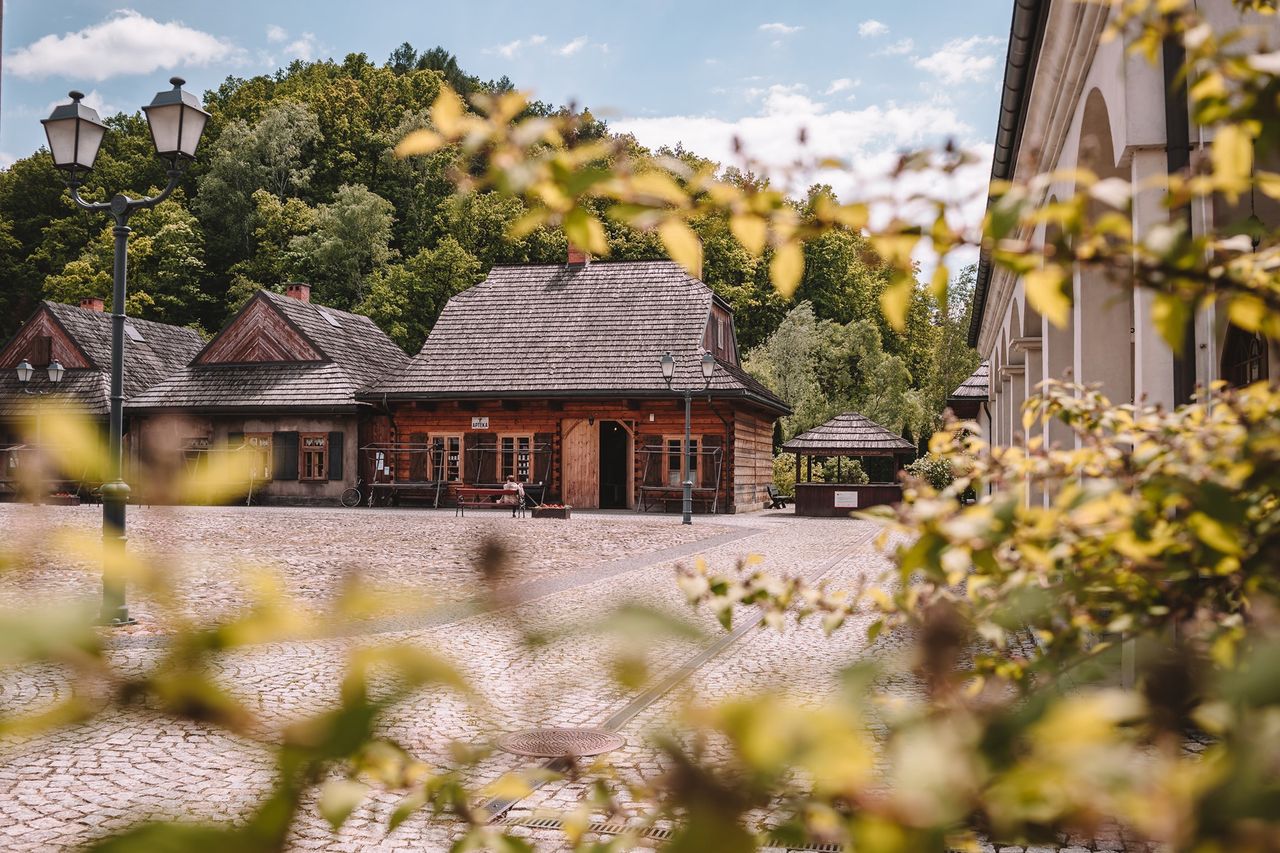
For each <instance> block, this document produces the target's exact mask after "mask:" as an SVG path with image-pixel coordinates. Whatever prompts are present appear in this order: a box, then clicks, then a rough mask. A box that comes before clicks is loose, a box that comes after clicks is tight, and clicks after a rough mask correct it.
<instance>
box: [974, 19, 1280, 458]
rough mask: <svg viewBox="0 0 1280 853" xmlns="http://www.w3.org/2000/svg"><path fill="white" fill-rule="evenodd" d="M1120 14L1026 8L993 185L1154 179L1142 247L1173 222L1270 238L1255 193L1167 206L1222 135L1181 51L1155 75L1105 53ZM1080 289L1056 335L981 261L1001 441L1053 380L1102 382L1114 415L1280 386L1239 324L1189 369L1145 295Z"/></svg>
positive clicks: (1263, 350)
mask: <svg viewBox="0 0 1280 853" xmlns="http://www.w3.org/2000/svg"><path fill="white" fill-rule="evenodd" d="M1197 7H1198V8H1199V9H1200V10H1201V11H1202V12H1203V13H1204V14H1205V15H1206V16H1207V18H1208V20H1209V21H1210V23H1211V24H1212V26H1213V27H1214V28H1215V29H1218V28H1221V30H1223V31H1225V30H1228V29H1234V28H1236V27H1239V26H1240V25H1241V24H1242V23H1244V22H1245V21H1244V19H1242V16H1241V15H1240V14H1239V13H1237V12H1236V10H1235V9H1234V7H1233V6H1232V4H1231V2H1230V0H1200V2H1199V3H1197ZM1111 14H1112V9H1111V7H1110V6H1109V4H1104V3H1085V2H1075V0H1015V4H1014V11H1013V24H1012V32H1011V36H1010V43H1009V53H1008V58H1007V61H1006V65H1005V75H1004V91H1003V94H1002V97H1001V106H1000V119H999V123H998V128H997V134H996V146H995V157H994V162H993V165H992V172H991V173H992V178H993V180H994V179H1012V180H1017V181H1023V180H1026V179H1028V178H1030V177H1031V176H1033V175H1036V174H1040V173H1046V172H1056V171H1059V170H1071V169H1075V168H1077V167H1084V168H1088V169H1091V170H1092V171H1094V172H1095V173H1096V174H1098V175H1099V177H1103V178H1106V177H1121V178H1124V179H1126V180H1129V181H1131V182H1132V183H1133V184H1134V185H1135V186H1137V185H1139V184H1142V185H1143V186H1148V185H1149V184H1148V183H1147V182H1150V181H1154V182H1155V184H1156V185H1157V187H1156V188H1155V189H1150V190H1146V191H1144V192H1142V193H1140V194H1139V195H1138V197H1137V198H1136V199H1135V203H1134V205H1133V213H1132V219H1133V222H1132V224H1133V231H1134V236H1135V239H1140V238H1141V237H1142V235H1144V234H1146V233H1147V232H1148V231H1149V229H1151V228H1152V227H1153V226H1155V225H1157V224H1158V223H1161V222H1168V221H1169V218H1170V217H1172V216H1185V217H1187V218H1188V219H1189V221H1190V224H1191V228H1192V230H1193V232H1194V233H1197V234H1203V233H1206V232H1207V231H1208V230H1210V229H1221V228H1225V227H1229V226H1230V225H1231V224H1233V223H1242V222H1243V221H1244V220H1245V219H1247V218H1248V217H1249V216H1250V215H1251V213H1256V215H1257V216H1258V217H1259V218H1260V219H1261V220H1262V221H1263V222H1264V223H1267V224H1268V225H1269V226H1271V227H1274V226H1275V224H1276V223H1280V208H1278V207H1277V206H1276V204H1275V203H1274V202H1272V201H1270V200H1269V199H1267V198H1266V197H1265V196H1263V195H1262V194H1261V193H1258V194H1257V197H1256V205H1255V202H1254V201H1253V200H1251V198H1250V197H1249V196H1248V195H1245V196H1244V197H1243V198H1241V199H1240V200H1239V202H1238V203H1236V204H1235V205H1230V204H1227V203H1226V201H1225V200H1223V199H1214V200H1212V201H1203V202H1198V203H1196V204H1194V205H1192V206H1191V207H1190V208H1188V209H1174V210H1169V209H1168V208H1167V207H1166V206H1165V205H1164V203H1163V201H1164V190H1163V189H1160V188H1159V186H1158V185H1159V182H1160V181H1161V180H1162V179H1166V178H1167V176H1168V175H1169V174H1170V173H1175V174H1176V173H1178V172H1179V171H1182V170H1185V169H1186V168H1187V165H1188V163H1190V162H1194V161H1196V160H1197V159H1198V158H1200V157H1202V156H1205V153H1206V149H1207V146H1208V145H1209V143H1210V142H1211V141H1212V128H1208V127H1201V126H1198V125H1196V124H1195V123H1194V122H1193V121H1192V120H1191V118H1190V116H1189V111H1188V103H1187V97H1186V89H1185V87H1183V88H1179V87H1177V86H1176V84H1175V83H1174V75H1175V74H1176V71H1177V70H1178V68H1179V66H1180V65H1181V63H1182V58H1183V50H1182V46H1181V44H1180V43H1177V42H1174V41H1170V42H1166V44H1165V45H1164V50H1163V55H1162V57H1161V58H1160V59H1159V60H1158V61H1157V62H1156V63H1155V64H1154V65H1153V64H1151V63H1149V62H1148V61H1147V60H1146V59H1145V58H1143V57H1142V56H1140V55H1130V54H1129V53H1128V52H1127V51H1126V47H1127V45H1126V42H1125V39H1123V38H1121V39H1114V40H1111V41H1105V42H1104V41H1103V39H1102V34H1103V32H1104V30H1105V29H1106V25H1107V22H1108V18H1109V16H1110V15H1111ZM1247 23H1248V24H1250V25H1256V26H1258V27H1260V28H1265V29H1264V30H1263V31H1262V34H1261V39H1262V41H1263V44H1262V45H1261V47H1262V48H1264V49H1269V50H1276V49H1280V22H1277V18H1276V17H1274V16H1273V17H1270V18H1258V17H1254V16H1250V17H1249V18H1248V20H1247ZM1075 192H1076V190H1075V187H1074V186H1073V185H1072V184H1071V183H1070V182H1069V181H1059V182H1058V183H1056V184H1053V185H1051V186H1050V187H1048V188H1047V190H1046V191H1045V193H1044V196H1043V198H1042V199H1041V200H1040V201H1042V202H1043V203H1048V202H1051V201H1053V200H1054V199H1059V198H1067V197H1070V196H1073V195H1074V194H1075ZM1021 236H1023V237H1028V236H1029V237H1030V238H1031V240H1032V243H1033V245H1038V246H1041V247H1043V246H1044V245H1045V242H1046V240H1045V233H1044V226H1043V225H1042V226H1040V227H1039V229H1038V230H1037V231H1036V232H1035V233H1034V234H1029V235H1028V234H1023V235H1021ZM1049 242H1050V243H1051V242H1052V239H1050V240H1049ZM1073 288H1074V299H1073V303H1074V307H1073V309H1072V314H1071V318H1070V322H1069V323H1068V325H1067V326H1066V327H1065V328H1059V327H1056V326H1054V325H1053V324H1051V323H1049V322H1048V321H1047V320H1045V319H1044V318H1042V317H1041V316H1040V315H1039V314H1038V313H1037V312H1036V311H1035V310H1034V309H1033V308H1032V307H1031V306H1030V305H1028V304H1027V300H1026V297H1025V294H1024V291H1023V285H1022V282H1021V281H1020V279H1019V277H1017V276H1016V275H1014V274H1013V273H1011V272H1009V271H1008V270H1004V269H997V268H994V267H993V265H991V264H990V263H989V262H988V260H987V258H986V257H985V256H984V258H983V261H982V263H981V264H980V267H979V271H978V283H977V291H976V294H975V305H974V312H973V321H972V325H971V327H970V329H969V339H970V344H972V345H974V346H976V347H977V348H978V350H979V352H980V353H981V354H982V357H983V358H984V359H989V360H990V365H991V378H990V390H989V409H990V417H991V431H992V441H993V442H994V443H996V444H1009V443H1012V442H1015V441H1019V440H1021V437H1022V436H1021V433H1022V422H1021V417H1020V409H1021V406H1022V403H1023V401H1024V400H1026V398H1027V396H1028V395H1029V394H1034V393H1035V390H1034V389H1035V388H1036V386H1037V384H1038V383H1039V382H1040V381H1041V380H1042V379H1045V378H1058V379H1064V378H1065V379H1071V380H1073V381H1076V382H1081V383H1095V382H1099V383H1101V384H1102V386H1103V390H1104V392H1105V393H1106V394H1107V396H1108V397H1109V398H1110V399H1111V400H1112V402H1115V403H1125V402H1132V401H1146V402H1147V403H1152V404H1154V403H1161V404H1164V405H1173V404H1177V403H1182V402H1186V401H1187V400H1189V399H1190V398H1191V395H1192V394H1193V393H1194V392H1195V389H1196V387H1197V386H1205V385H1207V384H1208V383H1209V382H1211V381H1213V380H1216V379H1220V378H1222V379H1227V380H1228V381H1230V382H1232V383H1233V384H1241V385H1242V384H1247V383H1248V382H1250V381H1255V380H1257V379H1260V378H1266V377H1272V378H1275V377H1280V360H1278V359H1277V353H1276V352H1275V350H1274V348H1268V347H1267V345H1266V344H1265V343H1264V341H1263V340H1262V339H1261V338H1259V337H1257V336H1254V335H1250V334H1246V333H1244V332H1242V331H1241V330H1240V329H1238V328H1236V327H1234V326H1230V325H1229V324H1228V323H1227V322H1226V318H1225V316H1224V312H1221V311H1215V310H1213V309H1212V308H1210V309H1209V310H1207V311H1203V312H1201V313H1200V314H1199V315H1198V316H1197V317H1196V320H1195V323H1194V328H1193V330H1192V331H1193V333H1194V340H1193V341H1191V342H1190V344H1191V346H1190V347H1189V348H1188V351H1189V352H1190V354H1191V357H1190V358H1186V359H1181V358H1179V359H1175V357H1174V354H1173V352H1172V351H1171V350H1170V348H1169V347H1168V346H1167V345H1166V344H1165V343H1164V341H1163V340H1162V339H1161V338H1160V336H1159V335H1158V334H1157V333H1156V332H1155V331H1154V328H1153V325H1152V322H1151V302H1152V300H1151V296H1150V294H1149V293H1148V292H1146V291H1143V290H1134V289H1133V288H1132V287H1131V286H1128V285H1123V286H1121V285H1117V284H1116V283H1114V282H1112V281H1109V280H1107V279H1106V278H1104V277H1103V276H1102V275H1101V274H1100V273H1094V272H1092V271H1082V270H1077V271H1076V273H1075V277H1074V282H1073ZM984 420H985V419H984ZM984 425H985V424H984ZM1056 426H1057V425H1055V427H1054V428H1051V429H1050V432H1049V435H1048V436H1047V437H1048V439H1049V440H1050V441H1054V440H1055V439H1056V440H1063V439H1066V438H1067V437H1068V434H1067V433H1065V431H1064V432H1061V433H1059V432H1058V431H1057V429H1056Z"/></svg>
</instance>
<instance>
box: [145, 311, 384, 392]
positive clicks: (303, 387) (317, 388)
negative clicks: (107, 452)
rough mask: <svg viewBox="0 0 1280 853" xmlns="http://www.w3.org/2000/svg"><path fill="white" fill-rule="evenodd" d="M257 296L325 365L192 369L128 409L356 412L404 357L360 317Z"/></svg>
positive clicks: (154, 389)
mask: <svg viewBox="0 0 1280 853" xmlns="http://www.w3.org/2000/svg"><path fill="white" fill-rule="evenodd" d="M255 298H259V299H263V300H266V301H267V303H268V304H270V305H271V306H272V307H274V308H275V309H276V310H278V311H279V312H280V313H281V314H282V315H283V316H284V317H285V319H286V320H288V321H289V322H290V323H292V324H293V325H294V326H295V327H296V328H297V329H298V330H299V331H301V332H302V334H303V335H305V336H306V337H307V339H308V340H309V341H310V342H311V344H313V345H314V346H315V348H316V349H317V350H319V352H320V353H321V354H322V355H323V356H324V358H325V361H322V362H305V363H297V362H286V363H280V362H259V363H252V364H207V365H205V364H201V365H195V364H190V365H187V366H186V367H184V368H182V369H181V370H180V371H178V372H177V373H175V374H174V375H173V376H171V377H169V378H168V379H166V380H165V381H164V382H161V383H159V384H158V385H156V386H155V387H153V388H150V389H148V390H147V391H146V392H145V393H142V394H139V395H137V396H136V397H133V398H132V399H130V400H129V401H128V402H127V403H126V406H127V407H128V408H130V409H135V410H141V409H169V408H179V409H216V410H230V409H334V408H341V407H353V406H355V405H356V400H355V395H356V392H357V391H358V390H360V389H361V388H363V387H364V386H366V385H368V384H369V383H371V382H373V381H375V380H377V379H379V378H381V377H383V376H386V375H387V374H388V373H389V372H390V371H393V370H398V369H400V368H402V367H403V366H404V365H405V364H406V363H407V362H408V360H409V357H408V356H407V355H405V354H404V351H402V350H401V349H400V348H399V347H398V346H396V345H395V343H394V342H393V341H392V340H391V339H390V338H388V337H387V335H386V333H385V332H383V331H382V329H380V328H379V327H378V325H377V324H376V323H374V322H373V321H372V320H370V319H369V318H368V317H365V316H363V315H361V314H352V313H351V312H349V311H340V310H338V309H336V308H329V307H326V306H322V305H317V304H315V303H313V302H302V301H301V300H298V299H293V298H291V297H288V296H281V295H280V294H277V293H271V292H270V291H265V290H263V291H259V292H258V295H257V296H256V297H255ZM326 318H329V319H326ZM330 320H332V322H331V321H330ZM232 322H234V321H232ZM225 331H226V329H225V328H224V329H223V332H225ZM220 334H221V333H220Z"/></svg>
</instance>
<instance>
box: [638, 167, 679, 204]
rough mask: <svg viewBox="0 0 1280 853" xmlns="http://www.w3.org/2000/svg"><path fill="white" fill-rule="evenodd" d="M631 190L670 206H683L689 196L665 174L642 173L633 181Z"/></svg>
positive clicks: (654, 172)
mask: <svg viewBox="0 0 1280 853" xmlns="http://www.w3.org/2000/svg"><path fill="white" fill-rule="evenodd" d="M631 188H632V190H633V191H635V192H636V193H638V194H640V195H647V196H652V197H653V198H656V199H659V200H660V201H665V202H668V203H670V204H674V205H678V206H683V205H684V204H685V203H686V202H687V201H688V200H689V196H688V195H687V194H686V193H685V191H684V190H682V189H680V185H679V184H677V183H676V182H675V181H674V180H673V179H672V178H671V176H670V175H668V174H666V173H665V172H656V171H651V172H641V173H640V174H638V175H636V176H634V177H633V178H632V179H631Z"/></svg>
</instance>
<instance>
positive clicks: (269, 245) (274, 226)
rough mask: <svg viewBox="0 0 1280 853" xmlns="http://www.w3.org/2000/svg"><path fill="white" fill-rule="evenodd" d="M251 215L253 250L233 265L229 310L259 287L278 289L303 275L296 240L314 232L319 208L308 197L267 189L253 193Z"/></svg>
mask: <svg viewBox="0 0 1280 853" xmlns="http://www.w3.org/2000/svg"><path fill="white" fill-rule="evenodd" d="M253 202H254V211H253V216H252V217H251V218H250V222H249V225H250V228H251V229H252V231H253V235H252V240H253V251H252V253H251V254H250V256H249V257H248V258H247V259H245V260H243V261H241V262H240V263H238V264H236V265H235V266H233V267H232V268H231V285H230V287H229V288H228V290H227V300H226V307H227V310H228V311H238V310H239V309H240V306H242V305H244V303H245V302H247V301H248V300H249V298H250V297H252V296H253V294H254V293H256V292H257V291H259V290H262V289H277V290H278V289H279V287H280V285H283V284H284V283H285V282H288V281H293V280H295V279H297V278H299V277H300V276H301V270H302V269H303V268H304V266H305V265H304V263H303V258H302V257H301V256H300V255H299V254H298V252H297V251H296V250H295V249H294V240H295V239H297V238H300V237H305V236H307V235H309V234H311V233H312V232H313V231H314V230H315V227H316V211H315V210H314V209H313V208H312V207H310V206H309V205H308V204H307V203H306V202H305V201H303V200H302V199H297V198H290V199H286V200H284V201H281V200H280V199H279V198H277V197H276V196H274V195H272V194H271V193H269V192H267V191H266V190H258V191H257V192H255V193H254V194H253Z"/></svg>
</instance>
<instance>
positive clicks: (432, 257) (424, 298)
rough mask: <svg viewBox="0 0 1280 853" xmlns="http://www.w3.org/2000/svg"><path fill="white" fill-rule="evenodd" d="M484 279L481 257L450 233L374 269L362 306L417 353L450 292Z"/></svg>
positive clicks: (451, 293)
mask: <svg viewBox="0 0 1280 853" xmlns="http://www.w3.org/2000/svg"><path fill="white" fill-rule="evenodd" d="M483 278H484V273H483V272H481V264H480V261H479V260H477V259H476V257H475V256H474V255H472V254H471V253H470V252H468V251H467V250H466V248H464V247H463V246H462V244H461V243H459V242H458V241H457V240H455V239H454V238H453V237H445V238H444V239H443V240H441V241H440V244H439V245H438V246H436V247H435V248H434V249H423V250H422V251H421V252H419V253H418V254H416V255H414V256H413V257H412V258H409V259H408V260H407V261H405V262H404V263H401V264H393V265H392V266H389V267H386V268H385V269H383V270H380V271H379V272H377V273H374V275H373V276H372V277H371V278H370V280H369V292H368V295H367V296H366V297H365V299H364V301H363V302H362V303H361V304H360V306H359V309H358V310H359V311H360V313H362V314H366V315H368V316H369V317H371V318H372V319H373V320H374V322H376V323H377V324H378V325H379V326H381V327H382V328H383V329H385V330H386V331H387V334H388V335H390V336H391V339H392V340H393V341H395V342H396V343H397V344H399V345H400V346H401V347H402V348H403V349H404V350H405V351H406V352H417V351H418V350H419V349H421V348H422V342H423V341H425V340H426V339H427V333H429V332H430V331H431V327H432V325H434V323H435V321H436V318H437V317H439V316H440V312H441V311H442V310H444V306H445V303H446V302H448V301H449V297H451V296H453V295H454V294H457V293H461V292H462V291H464V290H466V289H467V288H468V287H471V286H473V285H475V284H478V283H479V282H480V281H481V280H482V279H483Z"/></svg>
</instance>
